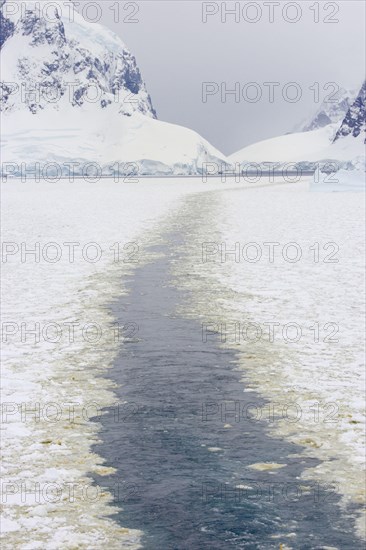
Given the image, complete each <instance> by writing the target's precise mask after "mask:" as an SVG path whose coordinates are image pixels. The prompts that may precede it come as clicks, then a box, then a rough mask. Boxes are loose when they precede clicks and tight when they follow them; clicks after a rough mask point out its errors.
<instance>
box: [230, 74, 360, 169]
mask: <svg viewBox="0 0 366 550" xmlns="http://www.w3.org/2000/svg"><path fill="white" fill-rule="evenodd" d="M343 100H344V98H343V99H342V106H341V107H340V108H339V110H337V109H333V111H332V112H333V114H334V116H336V118H337V117H338V115H339V113H340V112H341V111H342V110H343V109H344V103H343ZM335 113H337V115H335ZM229 159H230V160H231V162H233V163H240V164H245V163H248V162H256V163H259V164H263V165H264V166H266V165H267V163H270V164H271V165H273V164H276V165H277V168H278V169H281V165H284V164H286V163H291V164H296V165H297V166H298V167H300V168H306V169H308V168H309V169H313V168H315V167H317V166H319V167H320V169H325V170H329V171H336V170H337V169H345V170H353V169H360V170H363V171H364V170H365V165H366V159H365V83H364V84H363V86H362V88H361V90H360V92H359V93H358V95H357V97H356V99H355V100H354V102H353V103H352V104H351V106H350V107H349V108H348V110H347V111H346V114H345V116H344V117H343V119H342V120H341V122H339V121H338V122H333V123H331V124H326V125H324V126H323V127H320V128H316V129H313V130H308V131H302V132H296V133H294V134H286V135H284V136H279V137H275V138H271V139H266V140H264V141H260V142H258V143H254V144H253V145H249V146H248V147H245V148H244V149H242V150H240V151H238V152H237V153H234V154H233V155H231V156H230V157H229Z"/></svg>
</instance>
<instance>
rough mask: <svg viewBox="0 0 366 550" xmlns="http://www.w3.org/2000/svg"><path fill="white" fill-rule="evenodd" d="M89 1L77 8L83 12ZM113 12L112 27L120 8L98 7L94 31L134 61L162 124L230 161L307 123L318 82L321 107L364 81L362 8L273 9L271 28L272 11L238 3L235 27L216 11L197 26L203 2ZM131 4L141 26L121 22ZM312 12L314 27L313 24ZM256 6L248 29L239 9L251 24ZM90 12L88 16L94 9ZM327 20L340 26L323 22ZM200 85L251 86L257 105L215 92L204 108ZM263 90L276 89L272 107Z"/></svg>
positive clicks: (172, 1)
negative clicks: (296, 97)
mask: <svg viewBox="0 0 366 550" xmlns="http://www.w3.org/2000/svg"><path fill="white" fill-rule="evenodd" d="M86 2H87V0H82V2H81V5H82V4H83V3H86ZM118 3H119V4H120V21H119V22H115V21H114V16H115V13H116V4H117V2H116V0H99V5H100V7H101V13H102V18H101V20H100V22H101V23H103V24H105V25H106V26H108V27H109V28H111V29H113V30H114V31H115V32H116V33H117V34H118V35H119V36H120V37H121V38H122V40H123V41H124V42H125V43H126V45H127V46H128V48H129V49H130V50H131V52H132V53H133V54H134V55H135V56H136V58H137V63H138V66H139V67H140V69H141V71H142V74H143V78H144V79H145V81H146V84H147V87H148V91H149V93H150V95H151V97H152V101H153V105H154V107H155V108H156V110H157V113H158V117H159V118H160V119H161V120H165V121H168V122H173V123H176V124H181V125H184V126H188V127H190V128H192V129H194V130H196V131H197V132H199V133H200V134H201V135H202V136H204V137H205V138H206V139H208V140H209V141H210V142H211V143H212V144H213V145H215V146H216V147H218V148H219V149H220V150H221V151H223V152H224V153H226V154H229V153H233V152H234V151H236V150H238V149H241V148H242V147H244V146H245V145H248V144H250V143H253V142H256V141H259V140H261V139H266V138H269V137H273V136H276V135H279V134H284V133H286V132H290V131H292V130H293V129H294V127H296V125H297V124H298V123H299V122H300V121H302V120H303V119H306V118H308V117H310V116H311V114H312V113H313V112H314V111H315V110H316V109H317V107H318V103H316V102H315V101H314V92H313V91H311V90H309V86H312V85H313V84H314V83H315V82H318V83H319V87H320V88H319V89H320V98H321V99H322V98H324V97H325V96H326V95H327V94H329V93H330V92H331V91H332V88H331V87H329V89H328V91H326V90H324V89H323V86H324V85H325V84H326V83H328V82H335V83H336V84H337V85H338V86H343V87H344V88H359V87H360V86H361V84H362V81H363V79H364V78H365V50H366V47H365V5H366V3H365V2H364V1H363V0H342V1H338V2H329V1H325V2H322V1H320V2H314V1H313V0H311V1H307V0H305V1H304V0H302V1H301V0H300V1H298V2H287V1H281V2H277V3H280V6H275V7H274V22H273V23H270V22H269V17H270V8H269V7H268V6H265V5H264V4H263V2H262V1H257V2H239V4H240V6H239V7H240V21H239V22H235V18H234V16H233V15H231V16H230V15H228V16H227V21H226V22H224V23H223V22H222V21H221V13H220V11H219V13H217V14H215V15H212V16H208V19H207V23H203V22H202V2H201V1H199V0H183V1H182V0H165V1H164V0H159V1H155V0H145V1H140V0H136V1H135V2H130V5H128V1H122V0H118ZM89 4H90V2H89ZM211 4H212V6H211V8H210V9H216V7H217V9H219V8H220V6H221V4H222V2H221V0H220V1H216V2H211ZM224 4H225V3H224ZM249 4H252V6H249ZM285 4H287V8H286V9H287V10H288V11H287V12H286V13H287V17H288V18H289V19H294V18H295V17H296V13H298V14H300V11H299V10H300V9H301V17H300V20H299V21H298V22H296V23H289V22H286V21H285V20H284V19H283V16H282V9H283V8H284V5H285ZM289 4H297V5H298V7H296V6H290V5H289ZM134 5H135V6H137V7H138V13H136V14H135V15H131V19H134V20H136V21H137V22H135V23H130V22H128V21H123V19H128V18H129V17H128V15H129V14H132V13H133V12H134V11H135V10H136V9H137V8H136V7H134ZM234 5H235V2H234V1H231V2H226V6H227V9H230V8H231V9H232V8H233V7H234ZM317 5H318V7H319V16H320V22H319V23H315V22H314V18H315V11H314V10H315V9H316V8H317ZM112 6H115V8H114V10H115V11H113V10H112ZM258 6H259V8H261V9H262V16H261V18H260V20H259V21H258V22H256V23H249V22H247V21H245V19H244V17H243V13H242V10H243V8H244V9H248V11H247V18H248V19H254V17H255V14H256V13H258V17H259V14H260V11H259V8H258ZM311 6H313V9H311ZM79 9H80V7H79ZM257 10H258V11H257ZM336 11H337V13H336ZM87 13H89V14H90V17H94V14H95V12H93V8H90V12H87ZM326 17H328V18H329V19H338V20H339V21H338V22H337V23H325V22H324V18H326ZM203 82H216V83H217V84H218V86H219V87H220V85H221V83H225V84H224V85H226V87H227V89H232V88H233V87H234V86H235V83H236V82H239V85H240V91H242V90H243V89H244V93H245V88H244V87H245V85H246V84H247V83H249V82H256V83H258V86H260V88H259V89H261V90H262V94H263V95H262V99H260V100H259V101H258V102H257V103H250V102H249V101H246V100H245V99H244V98H243V97H242V96H241V98H240V101H239V103H236V102H235V100H234V97H233V96H232V95H229V96H227V101H226V102H222V101H221V97H220V93H217V94H216V95H214V96H210V97H208V100H207V102H206V103H203V102H202V83H203ZM264 82H280V86H279V87H277V88H276V89H275V98H274V99H275V100H274V102H273V103H271V102H270V101H269V99H268V96H269V91H268V87H267V88H266V87H264V86H263V83H264ZM288 82H297V83H298V84H299V86H301V90H302V98H301V100H300V101H299V102H297V103H290V102H288V101H285V100H284V99H283V97H282V88H283V86H285V85H286V84H287V83H288ZM247 92H248V95H249V97H253V96H251V95H250V94H254V92H255V89H254V88H251V89H249V88H247ZM293 92H295V90H294V89H292V90H291V89H289V93H293Z"/></svg>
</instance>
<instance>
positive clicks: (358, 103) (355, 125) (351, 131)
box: [334, 80, 366, 143]
mask: <svg viewBox="0 0 366 550" xmlns="http://www.w3.org/2000/svg"><path fill="white" fill-rule="evenodd" d="M365 101H366V80H365V82H364V83H363V85H362V87H361V90H360V92H359V94H358V96H357V97H356V99H355V101H354V102H353V104H352V105H351V106H350V108H349V109H348V111H347V114H346V116H345V117H344V119H343V122H342V124H341V126H340V128H339V130H338V131H337V133H336V135H335V138H334V141H337V140H339V139H341V138H344V137H346V136H352V137H354V138H357V137H358V136H359V135H362V136H364V142H365V143H366V136H365V132H366V109H365Z"/></svg>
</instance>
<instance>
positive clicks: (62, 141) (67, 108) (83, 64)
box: [0, 0, 227, 175]
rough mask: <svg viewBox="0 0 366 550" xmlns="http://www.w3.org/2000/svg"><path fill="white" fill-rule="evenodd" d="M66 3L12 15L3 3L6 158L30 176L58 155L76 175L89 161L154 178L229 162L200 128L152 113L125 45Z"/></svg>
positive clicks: (30, 4) (24, 7)
mask: <svg viewBox="0 0 366 550" xmlns="http://www.w3.org/2000/svg"><path fill="white" fill-rule="evenodd" d="M65 4H67V2H63V1H62V2H61V0H57V1H56V2H52V3H50V5H49V7H48V8H47V12H43V11H42V10H41V11H40V10H39V5H40V3H39V2H35V1H33V0H32V1H29V0H27V1H26V2H21V3H19V9H18V10H17V11H16V13H13V12H14V5H15V3H14V2H11V6H10V4H9V3H7V0H5V2H4V0H2V5H1V25H2V39H1V77H2V83H1V85H0V86H1V97H0V107H1V111H2V140H3V144H2V145H3V154H2V162H3V163H5V162H7V163H14V164H18V165H20V164H21V163H25V165H26V166H27V169H26V170H27V171H28V172H29V173H31V172H32V170H33V169H34V168H33V167H34V163H35V162H38V163H40V165H41V166H43V165H46V164H47V163H50V162H57V163H59V164H60V165H61V171H62V174H63V175H67V174H68V169H67V168H65V166H64V165H65V163H70V162H72V163H74V164H73V169H72V171H73V173H75V174H77V175H78V174H82V173H83V167H84V166H85V164H87V163H90V162H94V163H98V164H99V165H100V167H101V170H102V171H103V174H104V175H110V174H111V173H113V171H114V169H113V168H112V169H110V167H111V166H118V169H117V170H118V172H119V173H125V172H126V173H130V172H131V166H130V165H129V163H131V162H132V163H135V165H137V168H136V166H134V167H133V168H132V170H134V171H136V170H138V171H139V173H140V174H155V175H161V174H197V173H201V172H202V165H203V163H204V162H216V163H220V164H221V163H224V165H225V163H226V162H227V159H226V158H225V157H224V155H222V154H221V153H220V152H219V151H217V150H216V149H215V148H214V147H212V146H211V145H210V144H209V143H208V142H207V141H206V140H204V139H203V138H202V137H201V136H199V135H198V134H197V133H195V132H193V131H191V130H189V129H187V128H182V127H179V126H175V125H173V124H167V123H164V122H159V121H157V120H156V113H155V110H154V108H153V106H152V101H151V98H150V96H149V94H148V92H147V89H146V86H145V83H144V81H143V79H142V76H141V73H140V70H139V68H138V66H137V63H136V60H135V58H134V56H133V55H132V54H131V53H130V52H129V50H128V49H127V48H126V46H125V45H124V43H123V42H122V41H121V40H120V38H119V37H118V36H117V35H116V34H114V33H113V32H111V31H110V30H108V29H106V28H104V27H103V26H101V25H99V24H96V23H89V22H86V21H85V20H84V18H83V17H82V16H81V15H79V14H78V13H77V12H76V10H75V9H74V6H73V4H72V3H71V2H70V3H68V5H67V7H68V9H67V10H66V9H65ZM57 6H58V7H57ZM45 13H46V15H47V17H46V15H45ZM76 163H78V164H76ZM126 164H127V165H128V166H127V168H125V165H126ZM28 168H29V169H28ZM22 170H23V171H24V167H23V169H22ZM14 173H17V172H16V170H15V171H14Z"/></svg>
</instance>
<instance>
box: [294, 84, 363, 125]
mask: <svg viewBox="0 0 366 550" xmlns="http://www.w3.org/2000/svg"><path fill="white" fill-rule="evenodd" d="M356 95H357V90H345V89H344V88H341V89H339V90H338V91H337V93H335V94H331V96H332V97H327V98H326V99H325V100H324V101H323V102H322V103H321V105H320V107H319V109H318V110H317V111H316V113H315V114H314V115H313V116H312V118H311V119H310V120H308V121H307V122H303V123H302V124H300V125H298V126H297V128H296V132H311V131H312V130H319V128H324V126H328V124H335V123H336V122H341V121H342V120H343V118H344V117H345V115H346V113H347V111H348V109H349V108H350V106H351V105H352V103H353V101H354V100H355V97H356Z"/></svg>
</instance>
